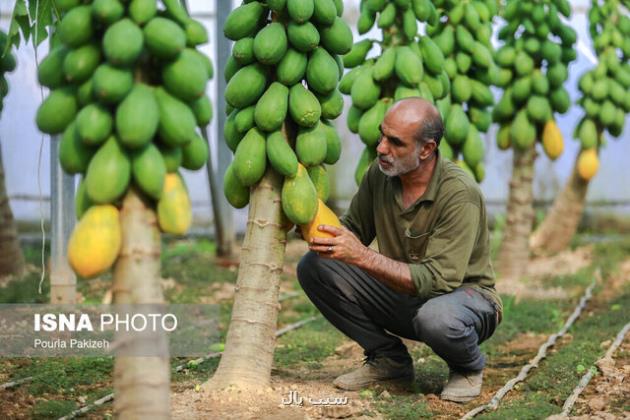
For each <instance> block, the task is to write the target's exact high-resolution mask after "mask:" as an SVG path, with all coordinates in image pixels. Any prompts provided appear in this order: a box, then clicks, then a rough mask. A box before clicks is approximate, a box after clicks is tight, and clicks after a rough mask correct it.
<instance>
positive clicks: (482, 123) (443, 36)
mask: <svg viewBox="0 0 630 420" xmlns="http://www.w3.org/2000/svg"><path fill="white" fill-rule="evenodd" d="M436 6H437V7H439V9H436ZM360 10H361V13H360V17H359V21H358V31H359V34H364V33H367V32H368V31H369V30H370V29H371V28H372V26H373V25H374V24H375V23H376V25H377V26H378V27H379V28H380V29H381V30H382V39H381V40H380V41H373V40H370V39H363V40H361V41H359V42H357V43H356V44H355V45H354V47H353V49H352V51H351V52H350V53H349V54H347V55H346V56H344V63H345V65H346V67H348V68H351V69H352V70H350V72H348V73H347V74H346V75H345V76H344V78H343V79H342V82H341V84H340V90H341V91H342V93H345V94H348V95H351V97H352V104H353V105H352V107H351V108H350V110H349V112H348V120H347V121H348V128H349V129H350V131H352V132H354V133H358V134H359V137H360V138H361V140H362V141H363V143H364V144H365V145H366V148H365V150H364V151H363V154H362V155H361V158H360V160H359V164H358V165H357V170H356V172H355V180H356V182H357V183H359V182H360V180H361V178H362V177H363V175H364V173H365V171H366V170H367V168H368V166H369V164H370V163H371V162H372V160H373V159H374V158H375V156H376V145H377V142H378V139H379V137H380V131H379V125H380V123H381V121H382V120H383V117H384V115H385V112H386V111H387V108H388V107H389V105H391V103H392V102H393V101H395V100H398V99H402V98H405V97H412V96H416V97H422V98H424V99H427V100H429V101H431V102H434V103H435V104H436V106H437V108H438V109H439V111H440V114H441V115H442V118H443V119H444V120H445V125H446V126H447V129H446V137H445V140H446V141H443V142H441V143H440V151H441V153H442V155H443V156H444V157H446V158H447V159H451V160H454V161H457V163H458V164H459V165H460V166H462V168H464V169H465V170H466V171H467V172H468V173H469V174H471V175H472V176H473V177H474V178H475V179H477V181H478V182H481V180H483V177H484V172H485V170H484V164H483V156H484V145H483V142H482V140H481V137H480V135H479V132H480V131H481V132H485V131H486V130H487V129H488V127H489V126H490V123H491V116H490V112H489V111H488V110H487V107H488V106H490V105H492V103H493V97H492V92H491V91H490V88H489V86H490V85H491V84H492V79H493V78H496V77H497V74H498V69H497V68H496V66H494V63H493V59H492V46H491V44H490V37H491V34H492V18H493V16H494V15H495V14H496V3H495V2H494V1H491V0H488V1H485V0H475V1H471V2H467V3H462V2H455V1H444V0H442V1H434V2H431V1H429V0H399V1H394V2H385V1H381V0H378V1H377V0H364V1H362V2H361V6H360ZM444 10H449V13H448V14H447V15H446V18H445V19H442V18H441V17H440V16H441V15H442V13H444V12H443V11H444ZM418 21H420V22H421V23H425V24H426V35H421V34H419V33H418V29H419V25H418ZM456 34H457V36H456ZM374 44H379V45H380V49H381V51H380V54H379V55H378V56H377V57H376V58H367V56H368V54H369V53H370V51H371V49H372V47H373V45H374ZM359 76H360V77H359ZM471 123H472V124H471Z"/></svg>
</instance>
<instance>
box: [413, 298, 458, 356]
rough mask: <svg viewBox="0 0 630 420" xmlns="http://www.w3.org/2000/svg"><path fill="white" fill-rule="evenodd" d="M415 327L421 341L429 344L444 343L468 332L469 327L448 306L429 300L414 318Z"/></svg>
mask: <svg viewBox="0 0 630 420" xmlns="http://www.w3.org/2000/svg"><path fill="white" fill-rule="evenodd" d="M413 328H414V330H415V332H416V334H417V336H418V337H419V338H420V340H421V341H423V342H424V343H426V344H428V345H429V346H432V345H433V344H435V345H442V344H446V343H449V342H451V341H453V340H457V339H458V338H462V337H464V336H465V335H466V334H467V333H468V328H467V327H466V325H465V324H464V322H462V321H461V320H460V319H458V318H457V317H456V316H455V314H454V313H453V311H451V310H449V308H448V306H444V305H439V304H434V303H432V302H431V301H428V302H427V303H425V304H424V305H422V307H421V308H420V309H418V311H417V312H416V315H415V317H414V318H413Z"/></svg>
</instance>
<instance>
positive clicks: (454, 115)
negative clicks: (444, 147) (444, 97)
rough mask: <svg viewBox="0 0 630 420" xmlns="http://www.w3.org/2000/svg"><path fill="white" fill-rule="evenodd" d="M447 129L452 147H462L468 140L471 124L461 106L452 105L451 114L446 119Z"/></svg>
mask: <svg viewBox="0 0 630 420" xmlns="http://www.w3.org/2000/svg"><path fill="white" fill-rule="evenodd" d="M445 128H446V136H447V139H448V142H449V143H450V144H451V145H452V146H457V145H460V144H462V143H463V142H464V141H465V140H466V136H467V135H468V130H469V128H470V122H469V121H468V117H467V116H466V113H465V112H464V110H463V109H462V107H461V105H458V104H453V105H451V109H450V112H449V113H448V117H447V118H446V125H445Z"/></svg>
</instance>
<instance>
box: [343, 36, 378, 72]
mask: <svg viewBox="0 0 630 420" xmlns="http://www.w3.org/2000/svg"><path fill="white" fill-rule="evenodd" d="M371 49H372V41H371V40H369V39H364V40H361V41H359V42H357V43H355V44H354V45H353V46H352V49H351V50H350V52H348V53H347V54H345V55H344V56H343V65H344V66H346V68H353V67H356V66H358V65H359V64H363V62H364V61H365V57H366V56H367V54H368V53H369V52H370V50H371Z"/></svg>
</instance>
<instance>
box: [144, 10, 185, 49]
mask: <svg viewBox="0 0 630 420" xmlns="http://www.w3.org/2000/svg"><path fill="white" fill-rule="evenodd" d="M143 34H144V42H145V45H146V47H147V49H148V50H149V52H150V53H151V54H152V55H154V56H156V57H158V58H161V59H163V60H174V59H175V58H177V56H178V55H179V54H180V53H181V52H182V51H183V50H184V48H185V47H186V34H185V33H184V30H183V29H182V28H181V27H180V26H179V25H178V24H176V23H175V22H173V21H172V20H170V19H166V18H163V17H159V16H158V17H155V18H153V19H151V20H150V21H149V23H147V24H146V26H145V27H144V29H143Z"/></svg>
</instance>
